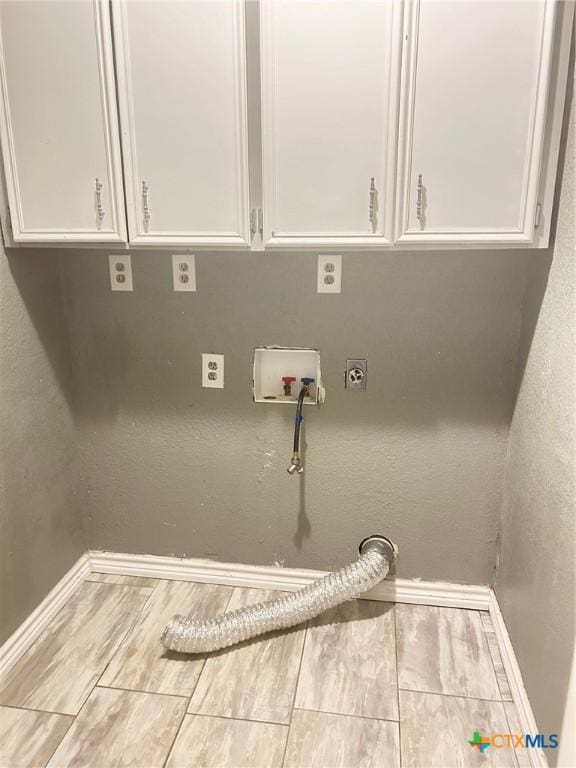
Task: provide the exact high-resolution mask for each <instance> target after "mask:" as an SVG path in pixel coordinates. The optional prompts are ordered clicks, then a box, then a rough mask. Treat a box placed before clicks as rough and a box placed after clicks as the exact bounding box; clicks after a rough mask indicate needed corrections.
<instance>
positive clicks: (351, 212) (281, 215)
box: [261, 0, 400, 246]
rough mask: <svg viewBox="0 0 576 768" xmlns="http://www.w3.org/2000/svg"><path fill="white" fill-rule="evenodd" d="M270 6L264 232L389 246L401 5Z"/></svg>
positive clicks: (285, 0)
mask: <svg viewBox="0 0 576 768" xmlns="http://www.w3.org/2000/svg"><path fill="white" fill-rule="evenodd" d="M261 8H262V10H261V51H262V134H263V137H262V140H263V187H264V225H265V233H264V237H265V240H267V241H268V242H269V243H272V244H279V245H280V244H288V245H290V244H297V245H315V244H319V245H322V244H326V245H329V244H336V245H337V244H351V245H375V246H382V245H383V244H388V243H389V242H390V240H391V235H392V231H391V230H392V210H393V194H394V156H395V150H396V147H395V139H396V121H397V120H396V118H397V111H396V110H397V107H396V93H397V88H396V81H397V78H398V69H399V68H398V59H399V50H400V39H399V35H400V25H399V23H398V20H399V7H398V5H397V4H396V3H394V2H391V0H299V1H295V2H291V0H267V1H266V2H264V3H262V6H261Z"/></svg>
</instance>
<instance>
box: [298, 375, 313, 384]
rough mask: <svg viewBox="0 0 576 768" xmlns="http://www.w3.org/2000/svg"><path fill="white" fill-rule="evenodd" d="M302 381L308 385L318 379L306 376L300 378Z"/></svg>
mask: <svg viewBox="0 0 576 768" xmlns="http://www.w3.org/2000/svg"><path fill="white" fill-rule="evenodd" d="M300 381H301V382H302V384H305V385H306V386H307V387H308V386H309V385H310V384H314V382H315V381H316V379H309V378H308V377H306V376H304V377H303V378H302V379H300Z"/></svg>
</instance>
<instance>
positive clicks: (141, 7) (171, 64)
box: [112, 0, 249, 246]
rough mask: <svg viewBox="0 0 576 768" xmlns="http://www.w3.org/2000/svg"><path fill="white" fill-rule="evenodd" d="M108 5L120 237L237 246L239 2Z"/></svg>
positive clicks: (240, 235) (243, 125) (243, 181)
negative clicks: (123, 210)
mask: <svg viewBox="0 0 576 768" xmlns="http://www.w3.org/2000/svg"><path fill="white" fill-rule="evenodd" d="M112 9H113V20H114V40H115V46H116V62H117V74H118V98H119V103H120V117H121V132H122V147H123V156H124V171H125V176H126V197H127V209H128V228H129V232H130V241H131V242H133V243H138V244H139V243H147V244H158V245H162V244H166V245H169V244H172V245H187V244H191V245H193V244H196V245H235V246H238V245H244V244H246V243H247V242H248V240H249V223H248V222H249V215H248V206H249V201H248V166H247V117H246V66H245V58H246V57H245V30H244V6H243V3H242V2H240V0H186V1H183V0H175V1H173V0H163V1H162V2H159V1H158V0H153V1H151V2H133V1H132V0H126V2H124V1H121V0H114V2H113V8H112Z"/></svg>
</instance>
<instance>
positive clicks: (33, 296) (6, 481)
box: [0, 246, 84, 642]
mask: <svg viewBox="0 0 576 768" xmlns="http://www.w3.org/2000/svg"><path fill="white" fill-rule="evenodd" d="M62 310H63V307H62V297H61V290H60V275H59V264H58V255H57V254H56V253H54V252H52V253H46V252H44V253H34V252H31V251H27V252H23V253H18V254H17V255H14V254H12V255H11V256H9V257H7V256H6V255H5V254H4V251H3V249H2V248H1V246H0V642H2V641H3V640H4V639H5V638H6V637H8V636H9V635H10V634H11V633H12V632H13V631H14V630H15V629H16V627H17V626H18V625H19V624H20V623H21V622H22V621H23V620H24V619H25V618H26V617H27V616H28V614H29V613H30V612H31V611H32V610H33V609H34V608H35V607H36V605H37V604H38V603H39V602H40V601H41V600H42V599H43V598H44V596H45V595H46V593H47V592H49V590H50V589H51V588H52V587H53V586H54V584H55V583H56V582H57V581H58V580H59V579H60V578H61V577H62V576H63V575H64V574H65V573H66V571H67V570H68V568H70V566H71V565H72V564H73V562H74V561H75V560H76V559H77V558H78V557H79V556H80V555H81V554H82V552H83V551H84V542H83V532H82V520H81V514H80V509H79V506H78V501H77V498H76V496H75V472H74V431H73V430H74V425H73V419H72V415H71V409H70V389H69V384H70V360H69V352H68V347H67V337H66V329H65V326H64V317H63V311H62Z"/></svg>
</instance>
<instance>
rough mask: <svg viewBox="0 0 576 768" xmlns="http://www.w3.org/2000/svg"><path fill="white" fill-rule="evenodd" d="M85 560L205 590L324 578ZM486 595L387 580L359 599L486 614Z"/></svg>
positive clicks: (94, 556) (134, 559)
mask: <svg viewBox="0 0 576 768" xmlns="http://www.w3.org/2000/svg"><path fill="white" fill-rule="evenodd" d="M89 555H90V564H91V568H92V570H93V571H96V572H99V573H114V574H120V575H125V576H149V577H152V578H158V579H174V580H176V581H198V582H203V583H206V584H224V585H226V586H231V587H253V588H256V589H258V588H259V589H278V590H282V591H284V592H294V591H295V590H297V589H300V588H301V587H305V586H306V585H307V584H310V582H312V581H314V580H315V579H318V578H320V577H322V576H325V575H326V571H312V570H304V569H300V568H282V567H280V566H268V565H244V564H242V563H217V562H215V561H213V560H200V559H193V558H190V559H188V558H177V557H162V556H160V555H127V554H121V553H118V552H96V551H92V552H90V553H89ZM490 592H491V590H490V587H487V586H483V585H480V586H474V585H469V584H451V583H448V582H442V581H419V580H411V579H395V578H391V579H386V580H385V581H383V582H381V583H380V584H378V585H377V586H376V587H374V589H371V590H370V591H369V592H366V593H365V594H364V595H362V598H364V599H366V600H384V601H386V602H393V603H414V604H416V605H439V606H444V607H449V608H470V609H472V610H477V611H487V610H488V606H489V602H490Z"/></svg>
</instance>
